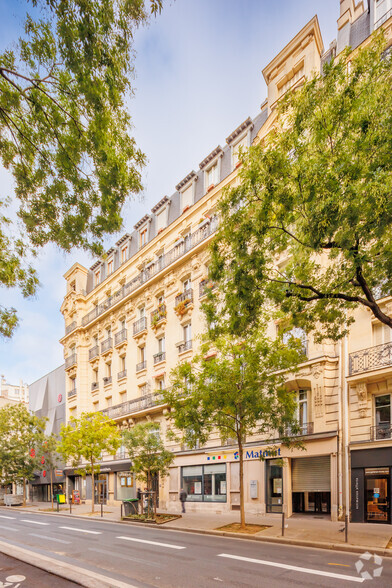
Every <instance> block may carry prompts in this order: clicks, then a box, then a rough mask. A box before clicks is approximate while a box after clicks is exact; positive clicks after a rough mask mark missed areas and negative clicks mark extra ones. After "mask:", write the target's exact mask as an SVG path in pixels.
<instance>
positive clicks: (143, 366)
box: [136, 361, 147, 372]
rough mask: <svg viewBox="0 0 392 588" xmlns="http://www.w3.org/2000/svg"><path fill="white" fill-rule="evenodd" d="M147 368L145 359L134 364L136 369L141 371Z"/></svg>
mask: <svg viewBox="0 0 392 588" xmlns="http://www.w3.org/2000/svg"><path fill="white" fill-rule="evenodd" d="M145 369H147V361H141V362H140V363H137V364H136V371H137V372H141V371H142V370H145Z"/></svg>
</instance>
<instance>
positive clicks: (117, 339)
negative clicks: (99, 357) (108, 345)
mask: <svg viewBox="0 0 392 588" xmlns="http://www.w3.org/2000/svg"><path fill="white" fill-rule="evenodd" d="M127 338H128V331H127V329H121V331H119V332H118V333H116V334H115V335H114V346H115V347H116V345H120V343H123V342H124V341H126V340H127Z"/></svg>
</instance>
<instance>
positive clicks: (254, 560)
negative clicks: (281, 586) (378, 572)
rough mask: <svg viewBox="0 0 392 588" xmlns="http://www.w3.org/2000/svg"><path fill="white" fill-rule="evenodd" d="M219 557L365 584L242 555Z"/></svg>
mask: <svg viewBox="0 0 392 588" xmlns="http://www.w3.org/2000/svg"><path fill="white" fill-rule="evenodd" d="M218 557H228V558H230V559H237V560H240V561H247V562H249V563H257V564H261V565H263V566H271V567H273V568H279V569H281V570H292V571H293V572H300V573H302V574H313V575H314V576H326V577H327V578H336V579H337V580H348V581H349V582H360V583H362V582H364V581H365V580H364V578H356V577H355V576H346V575H344V574H334V573H333V572H323V571H322V570H312V569H311V568H300V567H299V566H290V565H288V564H283V563H279V562H275V561H265V560H263V559H253V558H252V557H242V556H240V555H230V554H229V553H219V554H218Z"/></svg>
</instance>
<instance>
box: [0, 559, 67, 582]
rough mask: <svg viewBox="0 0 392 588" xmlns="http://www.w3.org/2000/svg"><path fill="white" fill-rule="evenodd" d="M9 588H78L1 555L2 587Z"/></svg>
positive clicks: (0, 576)
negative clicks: (54, 587)
mask: <svg viewBox="0 0 392 588" xmlns="http://www.w3.org/2000/svg"><path fill="white" fill-rule="evenodd" d="M2 586H7V587H9V588H17V587H18V588H53V586H56V588H77V584H74V582H69V581H68V580H64V579H62V578H58V577H57V576H53V574H48V573H47V572H45V571H43V570H40V569H38V568H36V567H34V566H30V565H28V564H25V563H23V562H20V561H19V560H17V559H14V558H13V557H8V556H7V555H4V554H3V553H0V587H2Z"/></svg>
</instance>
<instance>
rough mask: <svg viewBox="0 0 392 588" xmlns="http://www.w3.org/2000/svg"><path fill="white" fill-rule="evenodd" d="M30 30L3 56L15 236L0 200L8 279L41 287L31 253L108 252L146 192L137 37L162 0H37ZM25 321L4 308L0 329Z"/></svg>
mask: <svg viewBox="0 0 392 588" xmlns="http://www.w3.org/2000/svg"><path fill="white" fill-rule="evenodd" d="M31 4H32V7H33V13H34V15H36V14H37V13H38V12H39V17H38V18H35V17H33V16H31V15H27V16H26V19H25V26H24V36H23V37H21V38H20V39H19V40H18V42H17V43H16V46H15V47H13V48H9V49H7V50H5V51H3V53H1V54H0V161H1V163H2V165H3V166H4V167H5V168H6V169H7V170H9V171H10V172H11V173H12V176H13V179H14V184H15V196H16V199H17V202H18V204H16V203H13V204H14V206H13V209H16V211H17V215H18V218H19V223H20V225H21V226H20V228H19V232H20V233H21V234H23V237H15V231H13V230H12V229H11V228H10V223H11V221H10V217H11V215H10V213H9V212H7V204H8V203H7V201H6V199H2V201H1V202H0V208H1V209H2V210H1V211H0V246H1V247H0V251H1V253H0V285H1V286H4V287H12V286H16V287H19V288H20V289H21V291H22V293H23V294H24V295H25V296H28V295H31V294H33V293H34V291H35V290H36V288H37V285H38V279H37V276H36V274H35V272H34V269H33V267H32V266H31V262H30V254H31V250H32V248H34V247H40V246H43V245H45V244H46V243H49V242H52V243H55V244H57V245H59V246H60V247H61V248H62V249H64V250H65V251H69V250H70V249H71V248H72V247H74V246H76V247H83V248H85V249H90V250H92V251H93V252H94V253H100V252H101V247H100V245H101V241H102V238H103V236H104V235H105V233H112V232H115V231H118V230H119V229H120V228H121V225H122V218H121V209H122V205H123V204H124V202H125V200H126V198H127V197H129V195H131V194H136V193H138V192H139V191H140V190H141V168H142V166H143V165H144V163H145V157H144V155H143V153H142V152H141V151H140V149H138V148H137V146H136V143H135V140H134V138H133V137H132V135H131V118H130V115H129V112H128V110H127V108H126V103H125V101H126V99H127V98H128V97H129V96H130V95H132V93H133V88H132V83H131V81H132V77H133V75H134V60H133V58H134V50H133V36H134V31H135V29H136V27H138V26H139V25H141V24H144V23H146V22H147V20H148V13H149V11H151V12H152V13H153V14H156V13H157V12H159V11H160V10H161V7H162V0H150V1H149V0H146V1H144V0H94V1H93V0H88V1H85V0H32V1H31ZM16 324H17V317H16V312H15V310H14V309H6V308H4V307H1V306H0V334H2V335H4V336H10V335H11V334H12V331H13V329H14V328H15V326H16Z"/></svg>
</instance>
